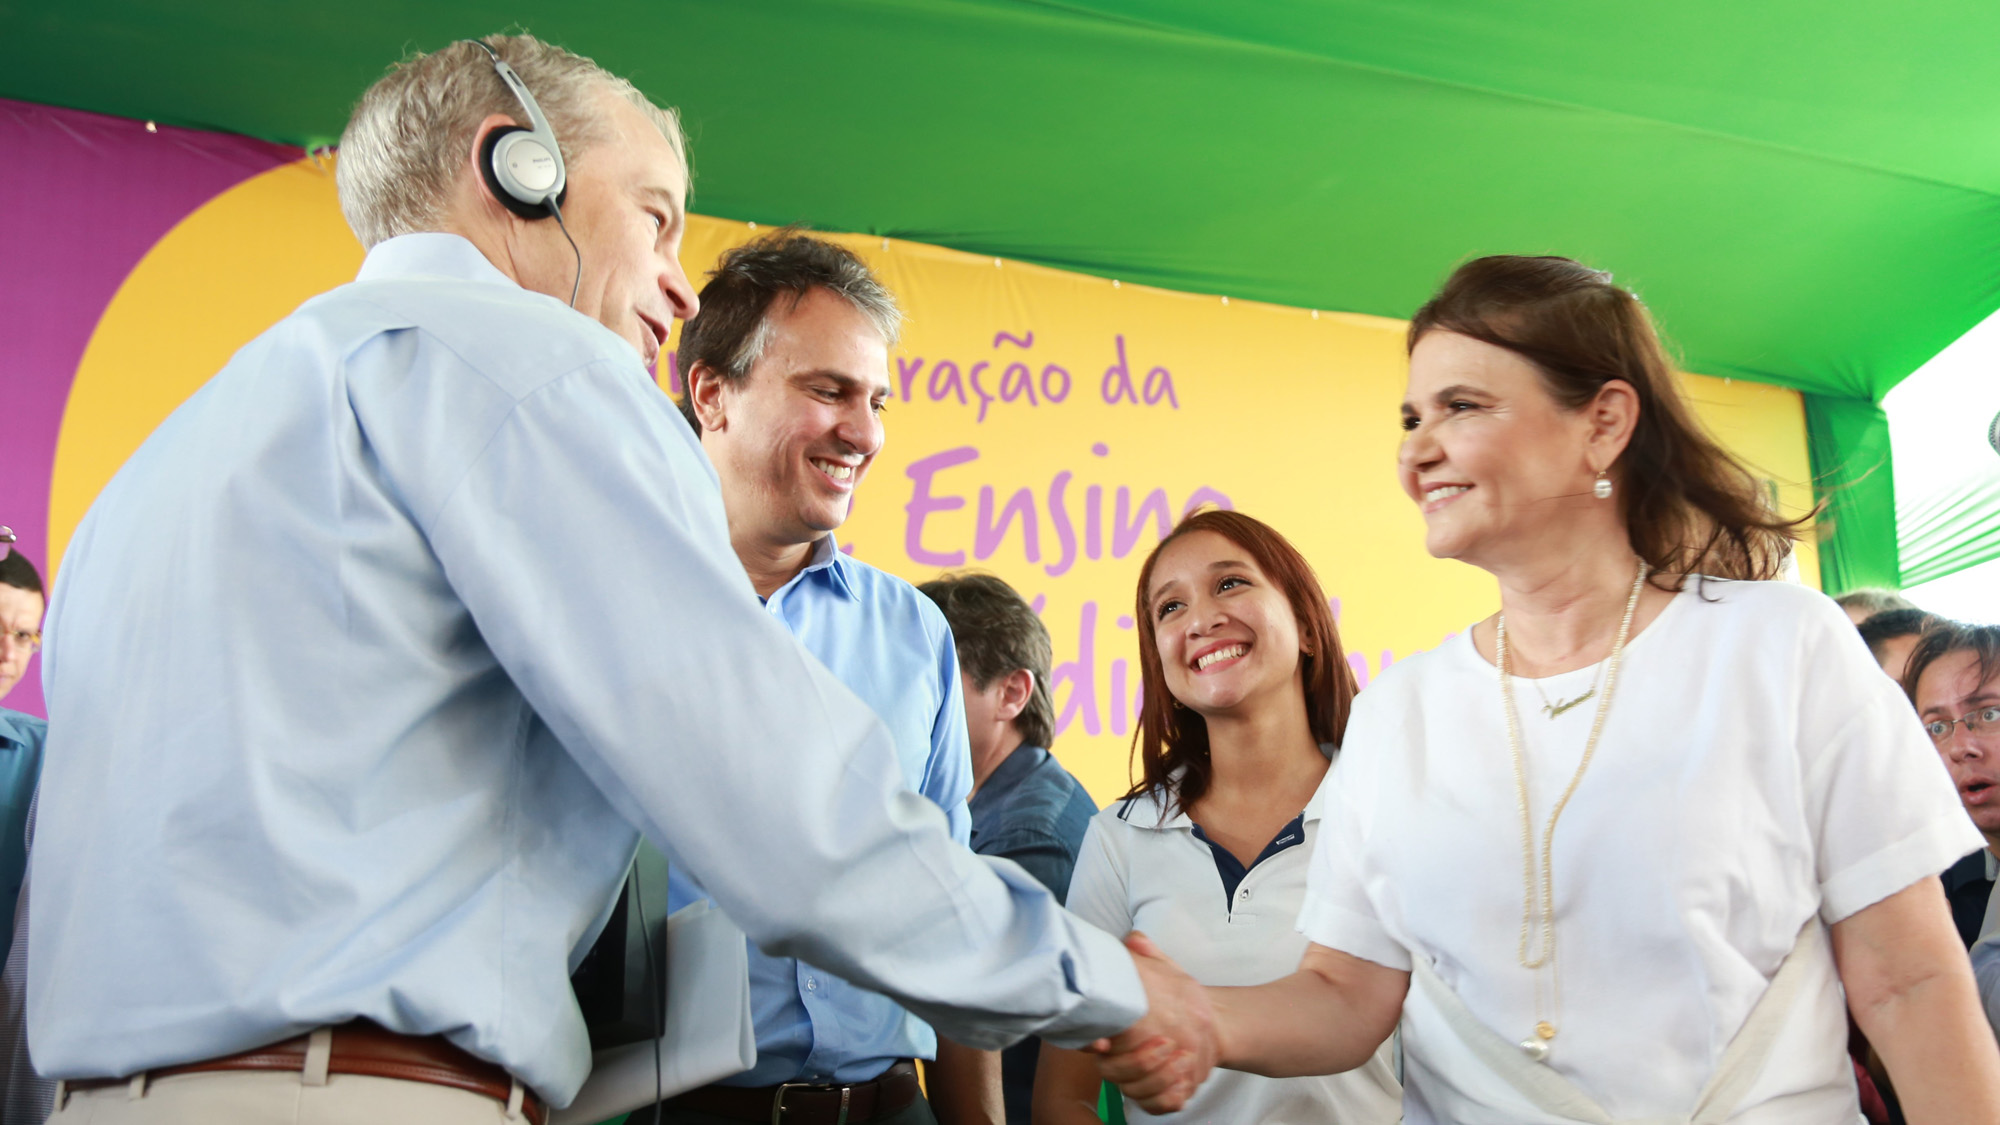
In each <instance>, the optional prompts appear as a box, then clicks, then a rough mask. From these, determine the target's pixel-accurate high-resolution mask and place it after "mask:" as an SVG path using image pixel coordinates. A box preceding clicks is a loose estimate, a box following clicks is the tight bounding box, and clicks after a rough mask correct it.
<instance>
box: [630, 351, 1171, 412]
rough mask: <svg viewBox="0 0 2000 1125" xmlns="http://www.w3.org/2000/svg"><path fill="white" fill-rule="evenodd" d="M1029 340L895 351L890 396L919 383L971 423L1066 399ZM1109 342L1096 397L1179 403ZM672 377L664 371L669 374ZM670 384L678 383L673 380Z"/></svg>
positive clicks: (1166, 380)
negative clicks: (962, 349)
mask: <svg viewBox="0 0 2000 1125" xmlns="http://www.w3.org/2000/svg"><path fill="white" fill-rule="evenodd" d="M1034 346H1035V334H1034V333H1033V332H1028V333H1026V334H1024V335H1019V336H1017V335H1015V334H1014V333H1012V332H1004V331H1003V332H995V333H994V334H993V349H994V354H993V355H992V356H989V357H986V358H981V359H965V360H956V359H932V360H928V361H927V360H926V359H925V358H924V357H923V356H901V355H899V356H896V357H895V362H896V375H895V378H894V379H893V380H892V381H891V383H890V387H889V393H890V396H891V397H892V398H900V399H902V400H903V401H904V402H914V401H916V396H917V394H918V393H919V390H920V389H921V391H922V393H923V394H924V395H925V396H926V397H927V398H928V399H929V400H930V401H931V402H939V403H942V402H949V401H956V402H957V403H958V404H959V405H960V406H966V407H973V408H976V410H977V414H976V415H975V416H974V419H973V421H974V423H975V424H978V423H983V422H985V421H986V418H987V415H988V414H990V413H991V412H992V411H993V410H994V409H995V408H996V407H1001V406H1027V407H1038V406H1043V405H1054V404H1059V403H1062V402H1065V401H1067V400H1068V399H1069V394H1070V391H1071V389H1072V388H1073V386H1074V380H1073V378H1072V377H1071V376H1070V369H1069V368H1068V367H1065V366H1063V365H1062V364H1060V363H1057V362H1055V361H1054V360H1052V359H1040V363H1041V368H1040V371H1039V373H1038V372H1037V370H1036V366H1035V365H1036V362H1037V357H1033V356H1028V355H1025V354H1023V353H1026V352H1027V351H1028V350H1029V349H1032V348H1033V347H1034ZM1003 348H1004V349H1008V350H1005V351H1003V350H1002V349H1003ZM1111 348H1112V353H1113V356H1114V358H1113V360H1112V362H1111V365H1110V366H1109V367H1106V368H1105V369H1104V380H1103V382H1102V383H1101V384H1100V385H1099V397H1101V398H1102V399H1103V400H1104V401H1105V402H1107V403H1113V404H1117V403H1126V404H1130V405H1132V406H1159V405H1161V404H1165V406H1166V407H1167V409H1169V410H1179V409H1180V408H1181V400H1180V396H1179V395H1178V394H1177V393H1176V392H1175V390H1174V373H1173V372H1172V371H1170V370H1168V369H1167V368H1165V367H1163V366H1158V365H1156V366H1153V367H1151V368H1148V369H1147V371H1146V376H1145V378H1144V379H1138V378H1135V377H1134V375H1133V374H1132V365H1131V362H1130V359H1129V358H1128V354H1127V346H1126V342H1125V337H1124V335H1123V334H1122V333H1121V334H1115V335H1113V337H1112V341H1111ZM677 378H678V377H677V376H673V375H671V374H670V380H671V379H677ZM919 380H922V382H921V383H920V382H919ZM674 385H675V386H676V387H678V383H675V384H674ZM675 393H676V394H678V393H679V391H678V390H676V391H675Z"/></svg>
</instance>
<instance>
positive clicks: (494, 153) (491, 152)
mask: <svg viewBox="0 0 2000 1125" xmlns="http://www.w3.org/2000/svg"><path fill="white" fill-rule="evenodd" d="M510 138H515V139H512V140H511V141H510ZM549 164H550V161H549V157H548V149H547V148H546V147H544V146H543V145H542V143H541V138H539V137H537V136H535V133H534V130H532V129H529V128H528V127H527V126H525V125H501V126H498V127H497V128H495V129H494V130H493V131H492V132H490V133H488V134H486V139H485V140H484V141H481V142H480V145H479V175H480V178H481V179H483V180H485V181H486V190H488V191H490V192H492V193H493V198H494V199H496V200H498V201H499V202H500V205H501V206H502V207H505V208H506V209H507V210H509V211H512V212H513V213H514V214H516V215H519V216H521V217H522V218H524V219H546V218H548V217H549V216H550V214H552V212H551V211H550V210H549V205H548V203H547V202H545V200H546V198H547V195H548V192H547V189H546V187H544V188H543V190H541V191H533V190H532V189H531V188H528V187H527V186H525V185H524V184H523V180H529V181H530V182H533V181H535V180H540V181H541V183H543V184H546V183H547V180H546V178H545V177H546V176H547V172H546V171H544V169H546V168H547V167H548V166H549ZM538 173H539V175H538ZM510 180H511V181H512V185H511V186H510V184H509V181H510ZM568 196H569V185H568V184H567V183H565V184H564V185H563V186H562V190H561V191H559V192H557V193H556V206H558V207H560V206H562V204H563V201H564V200H565V199H566V198H567V197H568Z"/></svg>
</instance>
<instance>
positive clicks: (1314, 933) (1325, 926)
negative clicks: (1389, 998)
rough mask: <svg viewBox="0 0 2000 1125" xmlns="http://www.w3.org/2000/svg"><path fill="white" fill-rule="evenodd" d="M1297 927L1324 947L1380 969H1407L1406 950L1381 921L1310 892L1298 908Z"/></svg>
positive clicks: (1408, 953) (1407, 953)
mask: <svg viewBox="0 0 2000 1125" xmlns="http://www.w3.org/2000/svg"><path fill="white" fill-rule="evenodd" d="M1298 929H1299V932H1300V933H1302V934H1304V935H1306V937H1307V938H1308V939H1310V940H1312V941H1314V942H1317V943H1319V944H1320V945H1324V946H1326V947H1327V948H1328V949H1338V950H1340V951H1341V952H1342V953H1346V954H1351V955H1352V956H1355V957H1359V958H1361V959H1362V960H1364V961H1373V962H1375V963H1376V964H1377V965H1381V966H1382V967H1384V968H1388V969H1396V970H1398V971H1400V972H1405V973H1407V972H1409V971H1410V951H1409V950H1407V949H1405V948H1403V946H1402V944H1401V943H1400V942H1398V941H1396V939H1394V938H1392V937H1390V936H1389V931H1387V930H1385V929H1383V928H1382V923H1380V922H1377V921H1376V920H1375V919H1373V918H1369V917H1366V916H1364V915H1360V914H1356V913H1354V912H1353V911H1351V910H1343V909H1341V908H1340V907H1338V906H1335V905H1333V904H1332V903H1330V902H1327V901H1325V900H1323V899H1318V898H1314V897H1313V896H1312V895H1310V894H1308V895H1307V896H1306V902H1305V906H1304V907H1302V908H1300V910H1299V925H1298Z"/></svg>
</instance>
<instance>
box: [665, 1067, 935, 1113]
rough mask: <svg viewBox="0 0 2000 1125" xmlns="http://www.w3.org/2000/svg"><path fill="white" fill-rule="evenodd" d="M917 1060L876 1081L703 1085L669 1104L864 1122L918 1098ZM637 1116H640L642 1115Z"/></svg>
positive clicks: (710, 1110) (706, 1110)
mask: <svg viewBox="0 0 2000 1125" xmlns="http://www.w3.org/2000/svg"><path fill="white" fill-rule="evenodd" d="M919 1093H921V1089H920V1088H919V1087H918V1085H917V1064H916V1063H914V1062H912V1061H910V1060H909V1059H904V1060H903V1061H901V1062H899V1063H897V1064H896V1065H894V1066H892V1067H890V1068H889V1069H887V1070H885V1071H883V1072H882V1073H881V1075H880V1076H878V1077H877V1078H875V1079H874V1080H873V1081H871V1082H855V1083H851V1084H849V1085H846V1086H817V1085H814V1084H812V1083H809V1082H786V1083H784V1084H783V1085H780V1086H703V1087H701V1088H700V1089H698V1090H689V1091H688V1092H687V1093H685V1094H676V1095H674V1096H673V1097H671V1098H668V1099H667V1100H666V1102H665V1105H666V1107H667V1108H668V1109H687V1110H693V1111H694V1112H696V1113H711V1114H714V1115H715V1116H717V1117H728V1118H733V1119H735V1120H737V1121H769V1122H771V1125H821V1123H822V1122H824V1123H825V1125H861V1123H862V1122H864V1121H873V1120H876V1119H877V1118H882V1117H887V1116H889V1115H890V1114H892V1113H895V1112H897V1111H899V1110H901V1109H903V1108H904V1107H906V1106H908V1105H909V1104H910V1103H911V1102H914V1101H916V1100H917V1095H918V1094H919ZM633 1116H635V1117H638V1116H640V1115H639V1114H634V1115H633Z"/></svg>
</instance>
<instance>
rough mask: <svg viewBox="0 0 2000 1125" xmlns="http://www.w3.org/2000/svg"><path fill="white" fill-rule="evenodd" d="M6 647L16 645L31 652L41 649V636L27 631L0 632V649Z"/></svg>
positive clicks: (7, 630) (11, 630) (8, 630)
mask: <svg viewBox="0 0 2000 1125" xmlns="http://www.w3.org/2000/svg"><path fill="white" fill-rule="evenodd" d="M8 645H18V646H20V647H21V648H25V649H27V650H28V651H29V652H33V651H35V650H36V649H38V648H40V647H42V635H41V634H40V633H36V632H32V631H30V630H27V629H5V630H0V648H5V647H7V646H8Z"/></svg>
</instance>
